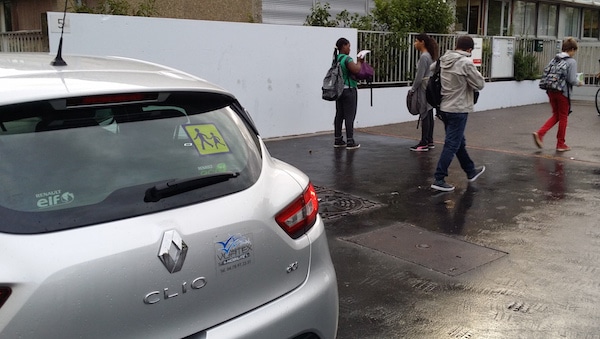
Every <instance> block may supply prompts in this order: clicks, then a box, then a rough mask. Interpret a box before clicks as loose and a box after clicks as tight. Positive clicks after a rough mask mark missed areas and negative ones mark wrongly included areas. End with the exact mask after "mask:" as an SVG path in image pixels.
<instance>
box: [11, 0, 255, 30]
mask: <svg viewBox="0 0 600 339" xmlns="http://www.w3.org/2000/svg"><path fill="white" fill-rule="evenodd" d="M65 1H66V3H67V11H70V12H71V11H73V10H74V6H81V5H85V6H88V7H90V8H97V7H98V6H99V4H101V3H103V2H104V1H103V0H0V32H10V31H24V30H40V29H41V25H42V20H41V18H42V15H43V14H44V13H46V12H62V11H63V10H64V9H65ZM125 1H126V3H127V4H128V6H129V8H130V12H129V13H128V14H131V15H133V14H134V13H135V11H136V10H137V9H139V8H140V6H142V5H144V4H149V3H152V2H153V6H152V7H153V9H154V14H153V15H152V16H156V17H162V18H177V19H198V20H216V21H234V22H262V1H261V0H202V1H198V0H154V1H152V0H125Z"/></svg>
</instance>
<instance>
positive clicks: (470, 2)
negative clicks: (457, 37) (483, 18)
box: [455, 0, 481, 34]
mask: <svg viewBox="0 0 600 339" xmlns="http://www.w3.org/2000/svg"><path fill="white" fill-rule="evenodd" d="M480 7H481V0H456V27H455V29H456V30H457V31H460V32H467V33H469V34H479V33H480V32H479V23H480V21H479V9H480Z"/></svg>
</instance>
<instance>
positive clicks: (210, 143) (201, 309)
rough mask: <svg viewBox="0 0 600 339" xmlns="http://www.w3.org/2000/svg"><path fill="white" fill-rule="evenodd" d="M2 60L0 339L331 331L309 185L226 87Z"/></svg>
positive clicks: (176, 76) (333, 287)
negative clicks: (276, 153) (274, 153)
mask: <svg viewBox="0 0 600 339" xmlns="http://www.w3.org/2000/svg"><path fill="white" fill-rule="evenodd" d="M52 60H53V57H52V56H50V55H47V54H0V93H1V95H0V187H1V192H0V249H1V252H0V253H1V256H0V338H183V337H189V338H206V339H210V338H219V339H221V338H261V339H264V338H303V339H307V338H334V337H335V335H336V331H337V321H338V292H337V284H336V275H335V271H334V268H333V265H332V262H331V258H330V254H329V248H328V244H327V239H326V236H325V230H324V226H323V222H322V220H321V218H320V217H319V215H318V200H317V196H316V194H315V190H314V187H313V185H312V184H311V182H310V181H309V178H308V177H307V176H306V175H305V174H303V173H302V172H300V171H299V170H298V169H296V168H294V167H292V166H290V165H288V164H286V163H283V162H281V161H279V160H277V159H274V158H272V157H270V156H269V153H268V151H267V149H266V148H265V145H264V143H263V141H262V140H261V138H260V136H259V134H258V132H257V130H256V128H255V126H254V124H253V123H252V120H251V118H250V116H249V115H248V113H247V112H246V111H245V110H244V108H243V107H242V106H241V105H240V103H239V102H238V101H237V100H236V98H235V97H234V96H233V95H232V94H230V93H228V92H227V91H225V90H223V89H221V88H219V87H217V86H214V85H212V84H210V83H207V82H206V81H203V80H201V79H199V78H197V77H194V76H192V75H189V74H186V73H183V72H180V71H177V70H174V69H171V68H168V67H164V66H160V65H156V64H151V63H146V62H141V61H136V60H130V59H125V58H115V57H107V58H100V57H76V56H66V57H64V60H65V61H66V63H67V65H66V66H52V65H51V62H52Z"/></svg>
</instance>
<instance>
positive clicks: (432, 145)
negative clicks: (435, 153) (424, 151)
mask: <svg viewBox="0 0 600 339" xmlns="http://www.w3.org/2000/svg"><path fill="white" fill-rule="evenodd" d="M427 147H429V149H434V148H435V144H434V143H433V142H430V143H429V145H427Z"/></svg>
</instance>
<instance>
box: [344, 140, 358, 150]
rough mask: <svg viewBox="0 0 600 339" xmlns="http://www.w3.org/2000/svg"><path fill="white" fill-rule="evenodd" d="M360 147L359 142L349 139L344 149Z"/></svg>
mask: <svg viewBox="0 0 600 339" xmlns="http://www.w3.org/2000/svg"><path fill="white" fill-rule="evenodd" d="M357 148H360V144H357V143H355V142H354V141H349V142H348V144H347V145H346V149H357Z"/></svg>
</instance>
